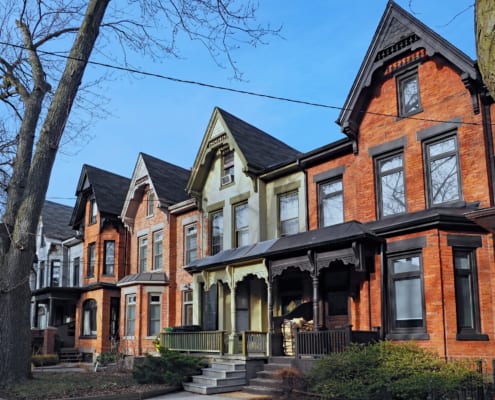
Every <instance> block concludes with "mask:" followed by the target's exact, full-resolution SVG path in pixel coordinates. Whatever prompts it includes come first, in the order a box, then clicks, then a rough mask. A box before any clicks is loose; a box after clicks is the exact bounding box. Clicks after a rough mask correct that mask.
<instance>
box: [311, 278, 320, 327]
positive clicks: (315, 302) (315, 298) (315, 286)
mask: <svg viewBox="0 0 495 400" xmlns="http://www.w3.org/2000/svg"><path fill="white" fill-rule="evenodd" d="M311 278H313V330H314V331H317V330H319V323H318V301H319V299H318V275H317V274H316V271H313V273H312V274H311Z"/></svg>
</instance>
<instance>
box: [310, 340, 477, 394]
mask: <svg viewBox="0 0 495 400" xmlns="http://www.w3.org/2000/svg"><path fill="white" fill-rule="evenodd" d="M308 379H309V384H310V387H311V388H312V390H313V391H314V392H316V393H319V394H323V395H326V396H328V397H330V398H339V399H352V400H359V399H363V400H364V399H426V398H428V397H430V398H431V397H432V396H433V398H442V397H443V398H445V397H447V398H448V396H452V395H453V394H455V393H457V392H458V391H460V390H462V389H465V388H472V387H473V386H478V385H481V384H482V381H481V375H480V374H479V373H477V372H475V371H473V370H472V369H470V368H469V367H468V365H467V364H466V363H464V362H460V361H452V362H445V361H444V360H443V359H441V358H440V357H438V356H437V355H436V354H434V353H432V352H430V351H428V350H424V349H422V348H420V347H418V346H417V345H415V344H414V343H406V344H393V343H391V342H379V343H376V344H373V345H370V346H360V345H352V346H350V348H349V349H348V350H346V351H345V352H343V353H335V354H330V355H328V356H325V357H324V358H322V359H321V360H319V361H318V362H317V363H316V364H315V366H314V367H313V368H312V369H311V370H310V372H309V374H308Z"/></svg>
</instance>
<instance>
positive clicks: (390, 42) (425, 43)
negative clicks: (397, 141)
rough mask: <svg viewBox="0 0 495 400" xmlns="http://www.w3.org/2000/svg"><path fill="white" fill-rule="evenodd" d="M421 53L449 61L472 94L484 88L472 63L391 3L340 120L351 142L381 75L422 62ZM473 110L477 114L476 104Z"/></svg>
mask: <svg viewBox="0 0 495 400" xmlns="http://www.w3.org/2000/svg"><path fill="white" fill-rule="evenodd" d="M418 52H419V53H420V54H421V56H420V57H425V58H426V57H433V56H440V57H442V58H443V59H444V60H446V62H447V63H448V64H449V65H450V66H451V67H453V68H454V69H455V70H456V71H457V73H458V74H459V76H460V77H461V79H462V80H463V82H464V84H465V86H466V89H467V90H469V91H470V92H471V93H472V91H474V90H476V88H477V87H478V86H479V85H480V83H479V82H480V77H479V74H478V71H477V69H476V66H475V62H474V61H473V60H472V59H470V58H469V57H468V56H467V55H466V54H465V53H463V52H462V51H460V50H459V49H458V48H456V47H455V46H453V45H452V44H451V43H449V42H448V41H446V40H445V39H444V38H442V37H441V36H440V35H438V34H437V33H435V32H434V31H432V30H431V29H430V28H428V27H427V26H426V25H424V24H423V23H422V22H421V21H419V20H418V19H416V18H415V17H413V16H412V15H411V14H409V13H407V12H406V11H405V10H404V9H402V8H401V7H399V6H398V5H397V4H395V3H394V2H393V1H389V2H388V4H387V7H386V9H385V12H384V14H383V16H382V19H381V21H380V23H379V24H378V27H377V30H376V32H375V34H374V36H373V39H372V41H371V44H370V46H369V48H368V51H367V53H366V55H365V58H364V60H363V62H362V64H361V67H360V69H359V71H358V74H357V76H356V78H355V80H354V83H353V85H352V87H351V90H350V92H349V94H348V96H347V99H346V101H345V103H344V106H343V107H342V111H341V113H340V115H339V118H338V119H337V123H338V124H339V125H340V126H341V129H342V131H343V132H344V133H345V134H346V135H347V136H348V137H349V138H350V139H352V140H354V141H357V139H358V136H359V125H360V122H361V120H362V118H363V115H364V113H363V111H364V110H366V108H367V104H368V102H369V100H370V98H371V97H372V95H373V87H374V86H376V85H377V84H378V82H376V81H377V80H378V79H380V74H379V73H380V72H381V71H383V70H384V69H385V68H386V67H387V66H388V65H390V64H391V63H393V62H394V61H396V60H398V59H400V58H404V57H410V62H421V60H418V58H419V57H418V55H417V54H418ZM473 107H474V108H475V110H476V105H475V104H474V103H473Z"/></svg>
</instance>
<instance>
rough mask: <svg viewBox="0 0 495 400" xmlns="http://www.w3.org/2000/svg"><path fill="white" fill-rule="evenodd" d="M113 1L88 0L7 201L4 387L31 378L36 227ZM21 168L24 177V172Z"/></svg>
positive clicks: (0, 350)
mask: <svg viewBox="0 0 495 400" xmlns="http://www.w3.org/2000/svg"><path fill="white" fill-rule="evenodd" d="M109 1H110V0H91V1H90V2H89V4H88V8H87V11H86V15H85V18H84V20H83V22H82V24H81V27H80V29H79V32H78V35H77V37H76V39H75V42H74V45H73V47H72V49H71V53H70V56H69V59H68V61H67V63H66V67H65V70H64V73H63V75H62V78H61V80H60V82H59V85H58V87H57V90H56V92H55V95H54V97H53V100H52V103H51V104H50V107H49V109H48V113H47V116H46V118H45V121H44V123H43V126H42V128H41V131H40V137H39V140H38V143H37V144H36V151H35V153H34V157H33V159H32V162H29V165H30V168H29V172H28V174H27V178H26V179H25V187H24V188H21V189H22V196H21V200H20V202H19V201H18V200H17V202H18V204H19V205H18V206H16V205H14V204H13V202H14V201H16V199H11V200H10V204H9V198H7V208H8V207H10V209H11V210H12V211H11V214H10V215H13V216H14V217H13V221H12V222H13V224H12V225H11V224H10V223H9V224H7V223H4V224H3V229H2V230H1V231H0V236H1V237H2V243H3V245H2V246H1V247H0V260H1V262H2V264H1V266H0V267H1V269H0V321H6V322H7V323H2V324H0V386H1V385H5V384H9V383H12V382H16V381H20V380H23V379H26V378H29V377H30V370H31V333H30V300H31V294H30V289H29V277H30V271H31V266H32V263H33V258H34V254H35V251H36V248H35V244H36V241H35V238H36V236H35V233H36V227H37V224H38V220H39V217H40V214H41V209H42V207H43V202H44V200H45V195H46V191H47V188H48V183H49V180H50V174H51V170H52V166H53V163H54V161H55V156H56V154H57V150H58V145H59V142H60V139H61V137H62V134H63V132H64V128H65V124H66V122H67V119H68V117H69V114H70V110H71V107H72V104H73V101H74V99H75V96H76V95H77V91H78V88H79V85H80V84H81V80H82V77H83V74H84V71H85V69H86V65H87V61H88V59H89V57H90V55H91V51H92V49H93V47H94V44H95V41H96V38H97V36H98V32H99V27H100V25H101V22H102V20H103V16H104V14H105V11H106V7H107V5H108V3H109ZM32 134H33V135H34V132H32ZM22 161H23V162H19V163H17V162H16V165H17V164H18V165H26V163H25V161H26V160H22ZM29 161H30V160H29ZM14 168H16V166H15V167H14ZM18 172H19V175H20V176H22V173H23V172H25V171H18ZM17 189H19V188H17ZM3 249H6V250H3Z"/></svg>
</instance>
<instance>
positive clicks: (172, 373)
mask: <svg viewBox="0 0 495 400" xmlns="http://www.w3.org/2000/svg"><path fill="white" fill-rule="evenodd" d="M205 366H206V363H205V362H204V360H203V359H201V358H199V357H195V356H190V355H187V354H183V353H179V352H175V351H171V350H168V349H165V348H163V347H161V348H160V355H159V356H151V355H147V356H146V358H145V359H144V361H143V362H142V363H140V364H139V365H135V366H134V369H133V371H132V376H133V377H134V379H135V380H136V381H137V382H138V383H164V384H168V385H170V386H178V385H180V384H181V383H182V382H185V381H187V380H189V379H190V377H191V376H192V375H197V374H199V373H200V372H201V368H203V367H205Z"/></svg>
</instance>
